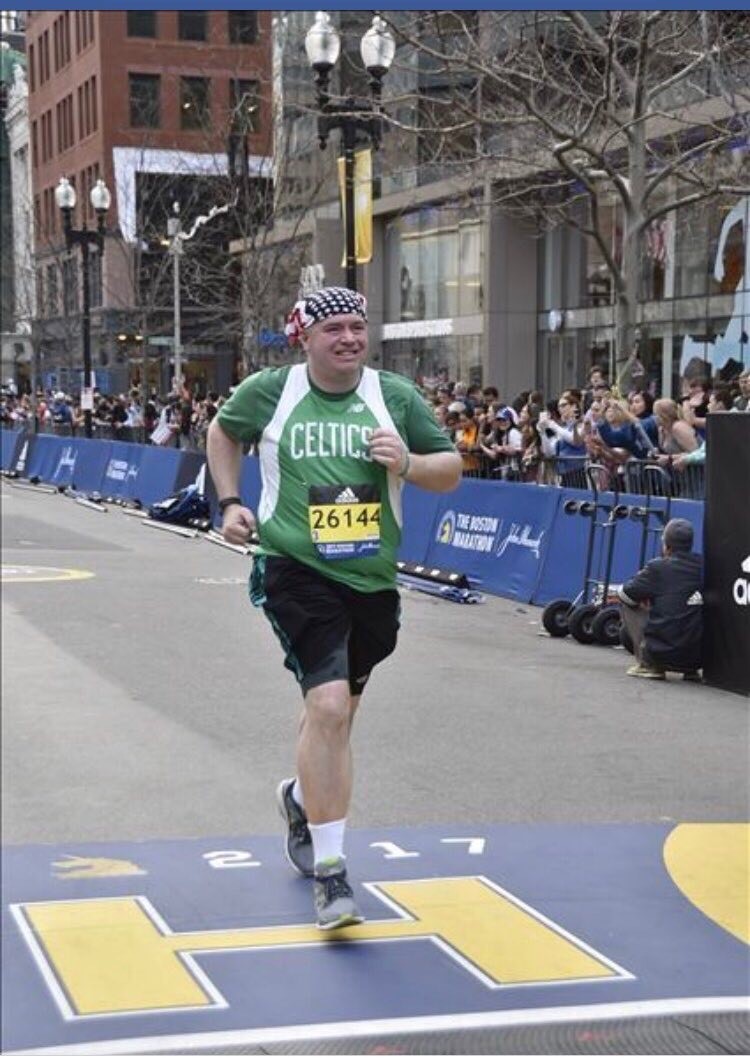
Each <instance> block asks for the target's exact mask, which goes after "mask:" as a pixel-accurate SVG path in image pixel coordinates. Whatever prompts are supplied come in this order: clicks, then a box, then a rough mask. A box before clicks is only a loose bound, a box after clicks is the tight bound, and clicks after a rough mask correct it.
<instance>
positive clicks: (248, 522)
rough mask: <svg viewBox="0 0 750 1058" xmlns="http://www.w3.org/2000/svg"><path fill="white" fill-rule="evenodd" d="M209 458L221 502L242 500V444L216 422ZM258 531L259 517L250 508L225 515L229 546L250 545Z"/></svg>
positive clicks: (233, 508)
mask: <svg viewBox="0 0 750 1058" xmlns="http://www.w3.org/2000/svg"><path fill="white" fill-rule="evenodd" d="M206 457H207V460H208V469H209V472H210V474H211V478H212V479H213V483H214V485H215V486H216V492H217V495H218V497H219V499H220V500H223V499H226V498H227V497H228V496H239V494H240V486H239V481H240V468H241V466H242V442H241V441H237V440H235V438H234V437H231V436H230V435H229V434H228V433H227V432H226V431H225V430H223V429H222V428H221V426H220V425H219V423H218V421H217V419H215V418H214V419H212V420H211V425H210V426H209V428H208V433H207V435H206ZM254 528H255V517H254V515H253V513H252V511H251V510H250V508H249V507H245V506H243V505H240V504H232V506H230V507H227V509H226V510H225V511H224V514H223V522H222V531H223V533H224V539H225V540H226V541H227V543H230V544H246V543H247V541H248V538H249V536H250V533H251V531H252V530H253V529H254Z"/></svg>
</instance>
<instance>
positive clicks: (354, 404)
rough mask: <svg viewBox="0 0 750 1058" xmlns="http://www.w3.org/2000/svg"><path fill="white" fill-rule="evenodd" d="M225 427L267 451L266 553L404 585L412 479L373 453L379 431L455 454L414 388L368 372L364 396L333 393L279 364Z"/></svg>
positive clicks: (334, 573)
mask: <svg viewBox="0 0 750 1058" xmlns="http://www.w3.org/2000/svg"><path fill="white" fill-rule="evenodd" d="M218 421H219V424H220V426H221V428H222V429H223V430H224V431H225V432H226V433H227V434H229V435H230V436H231V437H234V438H235V439H237V440H239V441H245V442H251V441H252V442H254V443H256V444H257V446H258V454H259V456H260V471H261V482H262V490H261V497H260V503H259V505H258V510H257V512H256V515H257V519H258V533H259V535H260V543H261V548H262V550H263V551H264V552H265V553H267V554H271V555H288V556H290V557H292V558H295V559H297V560H298V561H300V562H305V563H306V564H307V565H309V566H313V567H315V568H316V569H318V570H319V571H320V572H321V573H323V574H324V575H325V576H327V577H331V578H333V579H334V580H339V581H343V582H344V583H345V584H348V585H349V586H350V587H352V588H356V589H357V591H380V590H381V589H383V588H392V587H393V586H394V584H395V582H396V552H397V550H398V546H399V543H400V540H401V491H402V488H403V482H402V480H401V479H400V478H399V477H398V476H397V475H395V474H392V473H388V471H387V470H386V468H385V467H383V466H381V465H380V464H379V463H376V462H375V461H374V460H373V459H372V458H371V457H370V453H369V449H368V439H369V437H370V434H371V433H372V431H373V430H374V429H376V428H377V427H378V426H380V427H385V428H387V429H391V430H394V429H395V430H397V431H398V433H399V434H400V435H401V437H402V439H403V440H404V441H405V442H406V444H407V445H408V448H409V450H410V451H411V452H415V453H418V454H423V455H424V454H427V453H430V452H452V451H454V448H453V445H452V443H451V441H450V439H449V438H448V437H447V436H446V435H445V434H444V433H442V431H441V430H440V428H439V427H438V425H437V422H436V421H435V419H434V417H433V415H432V412H431V411H430V409H429V408H428V407H427V405H426V404H425V403H424V401H423V400H422V398H421V397H420V395H419V393H418V392H417V390H416V389H415V387H414V386H413V385H412V384H411V382H409V381H408V380H407V379H405V378H403V377H402V376H401V375H394V374H391V373H390V372H387V371H375V370H373V369H372V368H365V369H364V371H363V373H362V378H361V380H360V383H359V385H358V386H357V388H356V389H355V390H351V391H350V392H348V393H325V392H323V391H322V390H320V389H317V388H316V387H315V386H314V385H313V384H312V383H311V382H310V379H309V377H308V373H307V365H306V364H295V365H294V366H288V367H282V368H269V369H267V370H265V371H260V372H258V374H255V375H251V376H250V377H249V378H246V379H245V381H244V382H243V383H242V384H241V385H240V386H238V387H237V389H236V390H235V391H234V393H233V394H232V396H231V397H230V398H229V400H228V401H227V402H226V404H224V406H223V407H222V408H221V410H220V411H219V413H218Z"/></svg>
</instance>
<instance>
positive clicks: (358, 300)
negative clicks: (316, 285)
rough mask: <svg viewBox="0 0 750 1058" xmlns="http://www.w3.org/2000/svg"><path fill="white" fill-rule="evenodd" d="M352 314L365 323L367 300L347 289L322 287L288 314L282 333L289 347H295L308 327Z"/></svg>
mask: <svg viewBox="0 0 750 1058" xmlns="http://www.w3.org/2000/svg"><path fill="white" fill-rule="evenodd" d="M350 313H351V314H353V315H355V316H361V317H362V319H363V320H365V321H367V299H366V298H365V297H364V296H363V295H362V294H359V293H357V291H356V290H349V288H348V287H323V288H322V290H316V292H315V293H314V294H311V295H310V297H309V298H304V299H303V300H302V301H298V302H297V303H296V304H295V306H294V308H293V309H292V311H291V312H290V313H289V317H288V319H287V324H286V327H285V328H284V333H285V334H286V336H287V338H288V339H289V343H290V344H291V345H296V343H297V342H298V341H299V340H300V335H301V334H302V332H303V331H306V330H307V328H308V327H312V325H313V324H314V323H319V322H320V321H321V320H327V319H328V317H329V316H343V315H349V314H350Z"/></svg>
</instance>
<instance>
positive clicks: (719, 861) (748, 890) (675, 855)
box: [664, 823, 750, 944]
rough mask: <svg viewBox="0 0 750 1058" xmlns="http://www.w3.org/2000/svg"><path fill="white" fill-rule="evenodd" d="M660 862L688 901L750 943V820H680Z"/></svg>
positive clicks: (667, 841) (669, 838) (724, 927)
mask: <svg viewBox="0 0 750 1058" xmlns="http://www.w3.org/2000/svg"><path fill="white" fill-rule="evenodd" d="M664 862H665V864H666V867H667V870H668V871H669V873H670V875H671V878H672V881H673V882H674V883H675V885H676V886H677V887H678V889H680V890H681V891H682V893H683V894H684V895H685V896H686V897H687V899H688V900H689V901H690V902H691V903H692V904H695V906H696V907H697V908H699V910H701V911H702V912H703V914H704V915H707V916H708V918H710V919H711V920H712V921H713V922H716V923H717V924H718V925H719V926H721V927H722V928H723V929H725V930H727V931H728V932H729V933H731V934H732V935H733V936H735V937H737V939H738V940H741V941H744V942H745V944H750V824H748V823H683V824H682V825H681V826H678V827H675V829H674V830H673V831H672V832H671V834H670V835H669V837H668V838H667V840H666V842H665V845H664Z"/></svg>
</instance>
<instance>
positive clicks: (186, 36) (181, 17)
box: [177, 11, 208, 40]
mask: <svg viewBox="0 0 750 1058" xmlns="http://www.w3.org/2000/svg"><path fill="white" fill-rule="evenodd" d="M207 26H208V11H178V12H177V36H178V37H179V38H180V40H205V39H206V35H207Z"/></svg>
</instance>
